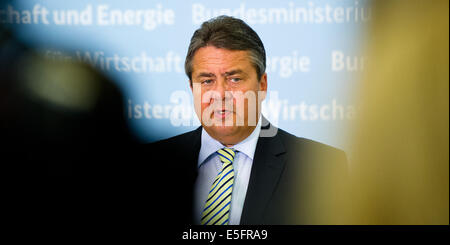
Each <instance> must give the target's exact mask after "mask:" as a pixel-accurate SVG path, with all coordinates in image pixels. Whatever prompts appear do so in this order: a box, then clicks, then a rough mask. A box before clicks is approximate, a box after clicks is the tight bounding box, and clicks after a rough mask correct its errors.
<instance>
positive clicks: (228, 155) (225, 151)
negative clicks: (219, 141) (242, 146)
mask: <svg viewBox="0 0 450 245" xmlns="http://www.w3.org/2000/svg"><path fill="white" fill-rule="evenodd" d="M217 153H218V154H219V158H220V160H221V161H222V162H223V163H232V162H233V160H234V156H235V155H236V150H234V149H231V148H227V147H225V148H222V149H220V150H218V151H217Z"/></svg>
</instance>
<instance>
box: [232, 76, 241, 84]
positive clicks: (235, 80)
mask: <svg viewBox="0 0 450 245" xmlns="http://www.w3.org/2000/svg"><path fill="white" fill-rule="evenodd" d="M230 80H231V81H232V82H235V83H237V82H239V81H241V80H242V79H240V78H238V77H233V78H231V79H230Z"/></svg>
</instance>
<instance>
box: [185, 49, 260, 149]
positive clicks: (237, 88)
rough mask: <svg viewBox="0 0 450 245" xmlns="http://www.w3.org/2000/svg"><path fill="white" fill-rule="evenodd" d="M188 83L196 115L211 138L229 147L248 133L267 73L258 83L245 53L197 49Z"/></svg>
mask: <svg viewBox="0 0 450 245" xmlns="http://www.w3.org/2000/svg"><path fill="white" fill-rule="evenodd" d="M191 82H192V83H191V89H192V91H193V95H194V105H195V110H196V113H197V116H198V117H199V119H200V121H201V124H202V126H203V128H204V129H205V130H206V132H208V134H209V135H211V137H213V138H215V139H216V140H218V141H219V142H221V143H222V144H224V145H227V146H231V145H235V144H237V143H239V142H240V141H242V140H244V139H245V138H246V137H248V136H249V135H250V134H251V133H252V131H253V129H254V128H255V126H256V123H257V122H258V118H259V112H260V110H259V109H260V105H261V102H262V100H264V98H265V93H266V91H267V74H264V75H263V76H262V77H261V79H260V80H259V81H258V77H257V74H256V69H255V68H254V67H253V65H252V64H251V62H250V58H249V55H248V51H232V50H227V49H220V48H216V47H212V46H207V47H203V48H200V49H198V50H197V52H196V53H195V55H194V58H193V60H192V81H191Z"/></svg>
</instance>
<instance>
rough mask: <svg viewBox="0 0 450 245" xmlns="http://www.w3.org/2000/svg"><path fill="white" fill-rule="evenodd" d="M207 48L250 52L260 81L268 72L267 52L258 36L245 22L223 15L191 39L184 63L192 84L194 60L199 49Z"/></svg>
mask: <svg viewBox="0 0 450 245" xmlns="http://www.w3.org/2000/svg"><path fill="white" fill-rule="evenodd" d="M206 46H214V47H216V48H222V49H228V50H245V51H248V54H249V58H250V62H251V63H252V64H253V66H254V67H255V69H256V74H257V76H258V81H259V80H260V79H261V76H262V75H263V74H264V72H265V70H266V51H265V50H264V45H263V43H262V41H261V39H260V38H259V36H258V34H256V32H255V31H254V30H253V29H252V28H251V27H250V26H248V25H247V24H246V23H245V22H244V21H242V20H240V19H237V18H233V17H230V16H225V15H222V16H218V17H216V18H213V19H210V20H208V21H205V22H203V24H202V25H201V27H200V28H199V29H197V30H196V31H195V32H194V35H193V36H192V38H191V43H190V44H189V49H188V52H187V55H186V61H185V63H184V69H185V71H186V75H187V76H188V77H189V80H190V81H191V82H192V59H193V58H194V55H195V52H196V51H197V50H198V49H200V48H202V47H206Z"/></svg>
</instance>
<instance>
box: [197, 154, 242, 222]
mask: <svg viewBox="0 0 450 245" xmlns="http://www.w3.org/2000/svg"><path fill="white" fill-rule="evenodd" d="M217 153H218V154H219V158H220V160H221V161H222V171H220V172H219V174H218V175H217V177H216V179H215V180H214V182H213V184H212V186H211V190H210V191H209V194H208V199H207V200H206V203H205V209H203V214H202V220H201V224H202V225H228V223H229V217H230V206H231V192H232V191H233V183H234V170H233V160H234V156H235V154H236V153H235V151H234V150H233V149H230V148H223V149H220V150H218V151H217Z"/></svg>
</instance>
